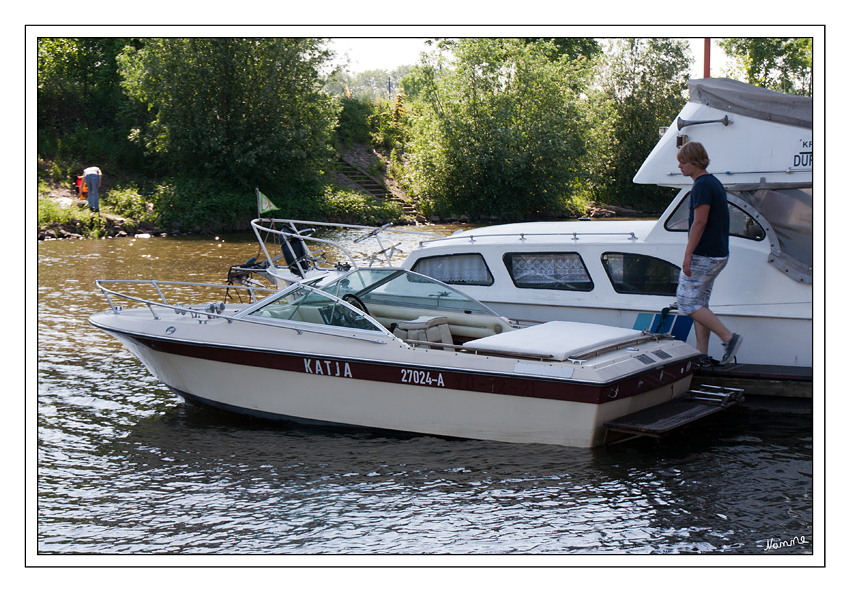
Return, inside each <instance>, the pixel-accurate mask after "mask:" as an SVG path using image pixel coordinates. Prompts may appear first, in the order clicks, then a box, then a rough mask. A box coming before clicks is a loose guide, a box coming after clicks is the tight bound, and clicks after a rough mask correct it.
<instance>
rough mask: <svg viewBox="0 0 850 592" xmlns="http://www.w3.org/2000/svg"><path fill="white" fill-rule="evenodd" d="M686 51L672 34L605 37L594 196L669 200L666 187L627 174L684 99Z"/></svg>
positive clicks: (643, 204) (633, 201)
mask: <svg viewBox="0 0 850 592" xmlns="http://www.w3.org/2000/svg"><path fill="white" fill-rule="evenodd" d="M691 61H692V59H691V57H690V52H689V49H688V46H687V43H686V42H685V41H680V40H674V39H617V40H614V41H611V42H609V46H608V48H607V51H606V63H605V65H604V67H603V68H602V71H601V76H600V86H601V93H599V94H598V95H596V96H595V104H594V111H595V113H596V115H595V116H594V117H595V119H596V120H597V121H598V122H600V123H601V124H602V126H603V128H602V129H603V130H604V132H605V133H604V134H600V133H599V132H600V129H599V128H595V132H596V134H597V137H596V140H595V146H594V149H595V150H598V151H600V152H599V153H598V154H597V155H596V157H595V159H594V160H593V162H592V163H591V166H590V168H589V169H588V173H589V175H588V176H589V181H588V183H589V186H590V187H592V189H593V195H594V197H595V198H596V199H598V200H600V201H602V202H605V203H612V204H619V205H625V206H631V207H636V208H638V209H643V210H645V211H652V210H656V209H659V208H662V207H665V206H666V205H667V204H668V203H669V202H670V192H669V190H668V189H665V188H663V187H656V186H654V185H636V184H635V183H634V182H633V181H632V178H633V177H634V176H635V173H637V171H638V169H639V168H640V166H641V164H642V163H643V161H644V160H645V159H646V157H647V156H648V155H649V153H650V152H651V151H652V149H653V148H654V147H655V145H656V144H657V143H658V128H659V127H662V126H667V125H670V122H671V121H673V118H674V117H675V116H676V114H677V113H678V112H679V111H680V110H681V108H682V106H683V105H684V104H685V102H686V100H687V99H686V91H687V81H688V71H689V69H690V64H691Z"/></svg>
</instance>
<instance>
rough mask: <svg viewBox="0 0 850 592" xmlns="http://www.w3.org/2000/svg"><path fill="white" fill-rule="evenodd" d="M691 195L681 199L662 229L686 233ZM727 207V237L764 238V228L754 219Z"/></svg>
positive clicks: (738, 209)
mask: <svg viewBox="0 0 850 592" xmlns="http://www.w3.org/2000/svg"><path fill="white" fill-rule="evenodd" d="M690 196H691V194H690V193H688V194H687V195H685V197H684V199H682V201H681V203H680V204H679V207H677V208H676V209H675V211H674V212H673V213H672V214H671V215H670V217H669V218H667V221H666V222H664V228H665V229H666V230H671V231H673V232H679V231H681V232H687V231H688V202H689V201H690ZM728 205H729V236H739V237H741V238H748V239H751V240H757V241H760V240H762V239H763V238H764V236H765V234H764V228H762V227H761V225H760V224H759V223H758V222H756V220H755V218H753V217H752V216H750V215H749V214H748V213H746V212H745V211H744V210H742V209H741V208H739V207H738V206H736V205H735V204H732V203H730V204H728Z"/></svg>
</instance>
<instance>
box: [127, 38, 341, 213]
mask: <svg viewBox="0 0 850 592" xmlns="http://www.w3.org/2000/svg"><path fill="white" fill-rule="evenodd" d="M330 57H331V54H330V52H329V51H327V50H326V49H325V47H324V42H322V41H320V40H316V39H306V38H297V39H288V38H275V39H260V38H251V39H234V38H214V39H200V38H189V39H182V38H169V39H148V40H146V41H145V43H144V45H143V46H142V47H141V48H140V49H135V48H128V50H127V51H126V52H125V53H124V54H122V56H121V57H120V59H119V61H120V65H121V73H122V75H123V77H124V87H125V88H126V90H127V92H128V93H129V95H130V96H131V97H133V98H134V99H135V100H137V101H139V102H141V103H142V104H144V105H146V106H147V108H148V109H149V110H150V111H151V112H152V113H153V118H152V121H151V123H150V125H148V126H146V128H145V129H141V130H138V134H137V136H138V138H139V139H140V141H143V142H144V143H145V146H146V147H147V149H148V150H150V151H152V152H155V153H159V154H165V155H167V157H168V160H169V161H170V162H171V163H172V165H173V167H174V170H175V171H177V172H183V173H191V172H193V171H199V172H200V173H201V174H203V175H205V176H212V177H215V178H218V179H222V180H226V181H227V182H228V183H229V184H230V185H231V186H232V187H235V188H241V189H244V190H250V189H252V188H253V187H254V186H259V187H261V188H262V189H263V191H264V192H266V193H267V194H269V195H281V194H283V195H291V196H301V195H303V194H305V193H306V194H310V195H316V194H318V193H319V189H320V185H321V175H322V172H323V170H324V169H325V167H326V165H327V163H328V161H329V158H330V156H331V153H332V139H333V129H334V126H335V125H336V115H337V110H338V109H339V106H338V103H337V102H336V101H335V100H333V99H331V98H330V97H329V96H328V95H327V94H326V93H324V92H322V84H323V80H322V79H321V76H320V74H319V72H320V70H321V68H322V67H323V66H324V64H325V63H326V62H327V61H328V60H329V59H330Z"/></svg>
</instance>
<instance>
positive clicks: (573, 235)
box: [419, 232, 638, 247]
mask: <svg viewBox="0 0 850 592" xmlns="http://www.w3.org/2000/svg"><path fill="white" fill-rule="evenodd" d="M539 236H559V237H563V238H571V239H572V240H578V237H579V236H625V237H627V238H628V240H638V237H637V235H636V234H635V233H634V232H505V233H496V234H478V235H476V234H468V235H465V236H459V235H457V234H453V235H450V236H441V237H439V238H435V239H431V240H423V241H419V246H420V247H422V246H424V245H426V244H429V243H433V242H437V241H447V240H450V239H469V242H471V243H474V242H475V239H476V238H478V239H481V238H510V237H519V240H521V241H524V240H526V239H527V238H528V237H539Z"/></svg>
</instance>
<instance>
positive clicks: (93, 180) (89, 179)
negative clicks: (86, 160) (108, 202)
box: [83, 166, 103, 212]
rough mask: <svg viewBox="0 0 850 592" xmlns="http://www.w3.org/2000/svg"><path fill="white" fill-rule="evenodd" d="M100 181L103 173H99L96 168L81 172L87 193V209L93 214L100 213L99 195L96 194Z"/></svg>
mask: <svg viewBox="0 0 850 592" xmlns="http://www.w3.org/2000/svg"><path fill="white" fill-rule="evenodd" d="M102 180H103V173H102V172H100V169H99V168H97V167H96V166H93V167H88V168H87V169H85V170H84V171H83V181H85V183H86V188H87V189H88V192H89V195H88V200H89V209H91V210H93V211H95V212H99V211H100V195H99V194H98V190H99V189H100V183H101V181H102Z"/></svg>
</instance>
